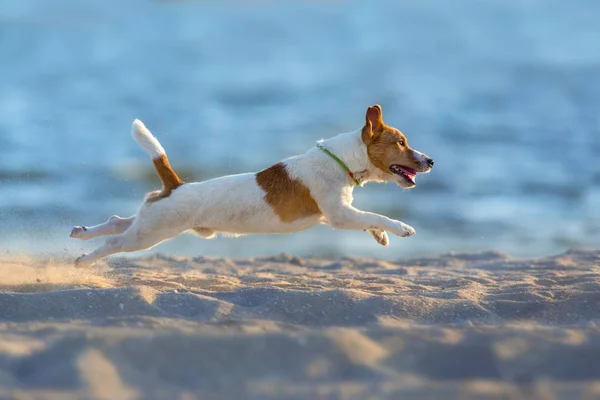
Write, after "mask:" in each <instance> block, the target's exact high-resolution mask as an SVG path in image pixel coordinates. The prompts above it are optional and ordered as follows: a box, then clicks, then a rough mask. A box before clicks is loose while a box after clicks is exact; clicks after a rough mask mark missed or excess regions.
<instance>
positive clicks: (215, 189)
mask: <svg viewBox="0 0 600 400" xmlns="http://www.w3.org/2000/svg"><path fill="white" fill-rule="evenodd" d="M132 134H133V137H134V138H135V140H136V141H137V142H138V143H139V144H140V146H142V148H144V150H146V152H147V153H148V154H149V155H150V157H152V162H153V163H154V167H155V168H156V172H157V173H158V176H159V177H160V180H161V181H162V184H163V188H162V190H160V191H155V192H151V193H149V194H148V195H147V196H146V198H145V200H144V202H143V203H142V205H141V206H140V207H139V209H138V212H137V214H136V215H134V216H132V217H129V218H121V217H118V216H112V217H110V218H109V219H108V221H107V222H106V223H104V224H101V225H96V226H92V227H85V226H76V227H74V228H73V230H72V231H71V237H73V238H78V239H84V240H87V239H91V238H94V237H97V236H103V235H111V236H110V237H108V238H107V239H106V241H105V242H104V244H103V245H102V246H100V247H99V248H97V249H96V250H94V251H92V252H90V253H88V254H84V255H83V256H81V257H79V258H77V259H76V260H75V266H77V267H86V266H90V265H92V264H94V263H95V262H96V261H98V260H100V259H102V258H104V257H106V256H109V255H111V254H115V253H119V252H131V251H137V250H143V249H149V248H151V247H154V246H156V245H157V244H159V243H161V242H163V241H164V240H167V239H169V238H172V237H174V236H177V235H178V234H180V233H182V232H185V231H192V232H194V233H196V234H198V235H200V236H202V237H204V238H206V239H209V238H212V237H214V236H215V235H216V234H217V233H223V234H231V235H243V234H248V233H290V232H297V231H301V230H304V229H308V228H310V227H313V226H315V225H317V224H319V223H323V224H329V226H331V227H332V228H333V229H353V230H364V231H368V232H369V233H370V234H371V235H373V237H374V238H375V240H376V241H377V242H378V243H379V244H381V245H383V246H387V245H388V243H389V239H388V235H387V233H386V232H390V233H393V234H395V235H398V236H401V237H407V236H411V235H414V234H415V230H414V229H413V228H412V227H411V226H409V225H406V224H405V223H403V222H400V221H396V220H393V219H390V218H388V217H385V216H383V215H379V214H375V213H371V212H365V211H360V210H358V209H356V208H354V207H353V206H352V200H353V197H352V190H353V189H354V186H362V185H363V183H365V182H369V181H375V182H387V181H393V182H396V183H397V184H398V185H399V186H401V187H403V188H407V189H408V188H412V187H414V186H415V177H416V175H417V173H419V172H420V173H427V172H429V171H430V170H431V168H432V167H433V160H432V159H431V158H429V157H427V156H426V155H425V154H423V153H420V152H418V151H416V150H413V149H412V148H410V146H409V145H408V141H407V140H406V137H405V136H404V135H403V134H402V132H400V131H399V130H398V129H395V128H393V127H391V126H388V125H386V124H385V123H384V122H383V119H382V109H381V106H379V105H377V104H376V105H374V106H371V107H369V108H368V109H367V112H366V121H365V125H364V126H363V127H362V128H361V129H359V130H357V131H355V132H351V133H343V134H340V135H338V136H335V137H332V138H330V139H325V140H321V141H319V142H317V145H316V146H315V147H313V148H311V149H310V150H309V151H308V152H306V153H304V154H301V155H298V156H294V157H290V158H288V159H286V160H283V161H281V162H279V163H277V164H275V165H273V166H271V167H269V168H267V169H265V170H262V171H260V172H257V173H246V174H240V175H230V176H223V177H220V178H215V179H211V180H208V181H205V182H195V183H184V182H183V181H182V180H181V179H179V177H178V176H177V174H176V173H175V171H173V169H172V168H171V165H170V164H169V160H168V159H167V154H166V153H165V151H164V149H163V148H162V146H161V145H160V143H159V142H158V140H156V138H155V137H154V136H153V135H152V134H151V133H150V131H149V130H148V129H147V128H146V127H145V126H144V124H143V123H142V122H141V121H139V120H137V119H136V120H135V121H133V127H132Z"/></svg>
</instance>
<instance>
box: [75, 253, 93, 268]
mask: <svg viewBox="0 0 600 400" xmlns="http://www.w3.org/2000/svg"><path fill="white" fill-rule="evenodd" d="M84 257H85V254H82V255H81V256H79V257H77V258H76V259H75V261H74V262H73V266H74V267H75V268H85V267H89V265H90V264H89V263H88V262H86V261H85V260H84Z"/></svg>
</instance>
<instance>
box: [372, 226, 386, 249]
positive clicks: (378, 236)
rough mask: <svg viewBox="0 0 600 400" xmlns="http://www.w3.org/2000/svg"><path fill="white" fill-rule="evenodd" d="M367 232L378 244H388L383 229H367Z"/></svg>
mask: <svg viewBox="0 0 600 400" xmlns="http://www.w3.org/2000/svg"><path fill="white" fill-rule="evenodd" d="M367 232H369V233H370V234H371V235H372V236H373V238H374V239H375V240H376V241H377V243H379V244H380V245H382V246H385V247H387V246H389V244H390V239H389V237H388V235H387V233H386V232H385V231H380V230H378V229H369V230H367Z"/></svg>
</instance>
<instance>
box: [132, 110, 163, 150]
mask: <svg viewBox="0 0 600 400" xmlns="http://www.w3.org/2000/svg"><path fill="white" fill-rule="evenodd" d="M131 135H132V136H133V138H134V139H135V140H136V141H137V142H138V143H139V144H140V146H142V148H143V149H144V150H146V152H147V153H148V154H149V155H150V157H151V158H152V159H155V158H159V157H160V156H162V155H163V154H165V149H163V147H162V146H161V145H160V143H159V142H158V140H157V139H156V138H155V137H154V136H153V135H152V133H150V131H149V130H148V128H146V125H144V123H143V122H142V121H140V120H139V119H136V120H134V121H133V124H131Z"/></svg>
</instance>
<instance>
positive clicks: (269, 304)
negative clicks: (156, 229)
mask: <svg viewBox="0 0 600 400" xmlns="http://www.w3.org/2000/svg"><path fill="white" fill-rule="evenodd" d="M599 268H600V252H593V251H570V252H568V253H565V254H562V255H559V256H556V257H549V258H544V259H535V260H514V259H511V258H510V257H508V256H506V255H503V254H500V253H497V252H489V253H480V254H458V255H447V256H443V257H440V258H436V259H420V260H412V261H410V262H403V263H392V262H389V261H379V260H374V259H361V258H342V259H334V260H332V259H329V260H328V259H300V258H297V257H290V256H286V255H280V256H276V257H264V258H256V259H222V258H214V259H212V258H207V257H202V258H186V257H167V256H164V255H158V256H152V257H146V258H138V259H114V260H112V261H111V262H110V265H101V266H99V267H97V268H95V269H90V270H77V269H73V268H71V267H70V266H69V264H68V263H67V261H60V260H39V259H34V258H26V257H14V256H13V257H5V258H4V259H2V260H0V271H1V272H2V279H0V288H1V290H0V396H5V397H16V398H19V397H22V398H32V397H35V398H61V399H62V398H90V397H92V398H107V399H108V398H111V399H113V398H131V399H134V398H232V399H233V398H236V399H239V398H256V399H267V398H286V399H288V398H289V399H305V398H327V399H329V398H344V399H345V398H348V399H355V398H356V399H360V398H390V399H392V398H394V399H395V398H399V396H407V398H419V397H418V396H420V395H423V394H424V393H428V395H433V396H434V397H433V398H439V397H440V396H442V397H443V396H450V397H457V396H463V398H490V399H491V398H494V399H495V398H498V399H500V398H549V399H550V398H552V399H555V398H573V399H575V398H584V397H582V396H588V397H587V398H600V386H598V385H596V384H595V383H594V381H595V380H598V379H600V366H598V362H597V360H599V359H600V330H599V329H598V327H597V324H598V323H599V321H600V307H599V306H598V304H599V300H600V286H599V285H600V282H599V281H598V272H599ZM369 396H371V397H369ZM413 396H414V397H413ZM436 396H437V397H436ZM465 396H466V397H465ZM503 396H504V397H503ZM523 396H524V397H523ZM528 396H537V397H528ZM544 396H545V397H544ZM548 396H550V397H548ZM595 396H596V397H595Z"/></svg>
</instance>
